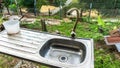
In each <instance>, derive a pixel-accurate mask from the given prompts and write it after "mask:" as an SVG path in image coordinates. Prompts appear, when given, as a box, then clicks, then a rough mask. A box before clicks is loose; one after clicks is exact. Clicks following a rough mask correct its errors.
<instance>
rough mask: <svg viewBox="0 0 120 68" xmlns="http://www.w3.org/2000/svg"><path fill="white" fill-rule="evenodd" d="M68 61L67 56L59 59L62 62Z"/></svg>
mask: <svg viewBox="0 0 120 68" xmlns="http://www.w3.org/2000/svg"><path fill="white" fill-rule="evenodd" d="M67 60H68V57H66V56H60V57H59V61H60V62H66V61H67Z"/></svg>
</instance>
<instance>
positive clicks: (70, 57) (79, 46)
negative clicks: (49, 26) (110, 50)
mask: <svg viewBox="0 0 120 68" xmlns="http://www.w3.org/2000/svg"><path fill="white" fill-rule="evenodd" d="M40 55H41V56H42V57H44V58H46V59H50V60H53V61H58V62H62V63H69V64H80V63H81V62H83V61H84V59H85V56H86V47H85V46H84V44H83V43H81V42H77V41H73V40H67V39H58V38H54V39H50V40H49V41H47V42H46V43H45V44H44V45H43V47H42V48H41V50H40Z"/></svg>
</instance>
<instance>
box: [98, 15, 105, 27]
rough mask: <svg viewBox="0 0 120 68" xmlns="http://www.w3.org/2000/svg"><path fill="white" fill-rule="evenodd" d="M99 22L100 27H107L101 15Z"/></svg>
mask: <svg viewBox="0 0 120 68" xmlns="http://www.w3.org/2000/svg"><path fill="white" fill-rule="evenodd" d="M97 22H98V26H101V27H105V22H104V21H103V20H102V19H101V16H100V15H99V16H98V19H97Z"/></svg>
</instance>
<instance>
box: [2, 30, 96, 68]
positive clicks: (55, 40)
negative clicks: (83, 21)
mask: <svg viewBox="0 0 120 68" xmlns="http://www.w3.org/2000/svg"><path fill="white" fill-rule="evenodd" d="M93 50H94V49H93V39H84V38H75V39H72V38H69V37H64V36H58V35H52V34H47V33H42V32H36V31H31V30H28V29H21V32H20V33H19V34H16V35H10V36H8V35H7V32H6V31H2V32H0V52H2V53H6V54H10V55H13V56H17V57H20V58H25V59H28V60H32V61H35V62H39V63H42V64H46V65H50V66H54V67H60V68H94V56H93Z"/></svg>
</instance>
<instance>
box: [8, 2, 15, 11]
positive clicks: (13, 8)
mask: <svg viewBox="0 0 120 68" xmlns="http://www.w3.org/2000/svg"><path fill="white" fill-rule="evenodd" d="M9 8H10V10H12V11H17V6H16V5H15V4H11V5H9Z"/></svg>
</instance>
